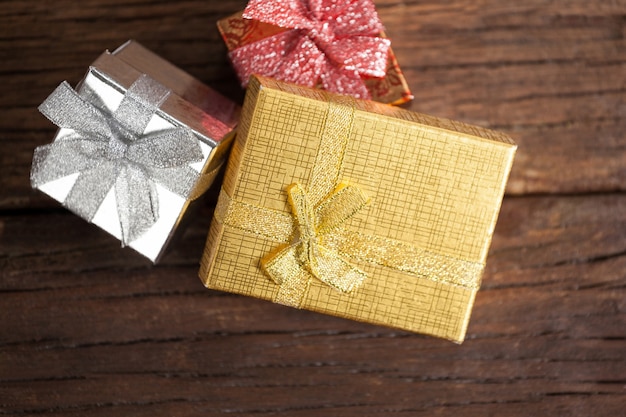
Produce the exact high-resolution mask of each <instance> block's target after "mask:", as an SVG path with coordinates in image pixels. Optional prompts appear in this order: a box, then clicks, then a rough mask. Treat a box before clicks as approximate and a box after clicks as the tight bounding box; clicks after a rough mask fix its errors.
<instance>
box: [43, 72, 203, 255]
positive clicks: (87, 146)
mask: <svg viewBox="0 0 626 417" xmlns="http://www.w3.org/2000/svg"><path fill="white" fill-rule="evenodd" d="M169 94H170V90H168V89H167V88H166V87H165V86H163V85H161V84H159V83H158V82H157V81H155V80H153V79H152V78H150V77H148V76H147V75H145V74H144V75H142V76H141V77H139V78H138V79H137V80H136V81H135V82H134V83H133V84H132V85H131V86H130V88H129V89H128V90H127V91H126V92H125V94H124V97H123V99H122V101H121V103H120V105H119V106H118V108H117V109H116V110H115V111H114V112H110V111H109V110H108V109H107V108H106V106H104V104H103V103H102V99H101V98H100V97H99V95H98V93H97V92H95V91H92V90H91V89H90V88H89V87H88V86H87V85H86V86H85V87H84V88H83V89H82V90H81V93H80V94H79V93H77V92H76V91H74V90H73V89H72V88H71V87H70V86H69V84H68V83H67V82H63V83H62V84H61V85H60V86H59V87H57V89H56V90H55V91H54V92H53V93H52V94H51V95H50V96H49V97H48V98H47V99H46V100H45V101H44V102H43V103H42V104H41V106H40V107H39V110H40V111H41V113H43V114H44V115H45V116H46V117H47V118H48V119H50V120H51V121H52V122H53V123H55V124H56V125H57V126H59V127H61V128H65V129H71V130H72V131H73V132H71V133H70V134H68V135H65V136H61V137H59V138H58V139H57V140H55V142H53V143H51V144H49V145H44V146H41V147H38V148H37V149H36V150H35V155H34V158H33V168H32V171H31V183H32V185H33V187H38V186H40V185H42V184H45V183H47V182H50V181H52V180H55V179H60V178H63V177H66V176H68V175H71V174H76V173H78V174H79V175H78V178H77V179H76V181H75V183H74V184H73V185H72V189H71V190H70V192H69V193H68V196H67V198H66V199H65V201H64V202H63V204H64V205H65V206H66V207H68V208H69V209H70V210H72V211H74V212H75V213H77V214H79V215H80V216H81V217H84V218H85V219H87V220H88V221H91V220H92V219H93V217H94V216H95V215H96V212H97V211H98V209H99V208H100V206H101V204H102V202H103V200H104V198H105V197H106V196H107V194H108V193H109V192H110V191H111V189H112V188H113V190H114V192H115V197H116V203H117V214H118V220H119V223H120V229H121V231H122V238H121V241H122V245H126V244H128V243H129V242H131V241H133V240H135V239H137V238H138V237H139V236H141V235H142V234H143V233H144V232H145V231H146V230H148V229H149V228H150V227H152V226H153V225H154V223H156V221H157V220H158V217H159V209H158V207H159V204H158V192H157V189H156V184H157V183H159V184H160V185H162V186H164V187H165V188H167V189H169V190H170V191H172V192H174V193H176V194H177V195H179V196H181V197H183V198H189V195H190V194H191V193H192V191H193V189H194V186H195V184H196V182H197V180H198V178H199V177H200V173H199V172H197V171H195V170H194V169H192V168H190V167H189V164H191V163H194V162H199V161H201V160H202V156H203V154H202V149H201V148H200V144H199V142H198V139H197V138H196V137H195V135H194V134H193V132H192V131H191V130H190V129H189V128H188V127H186V126H179V127H172V128H170V129H165V130H161V131H157V132H152V133H145V130H146V128H147V126H148V124H149V122H150V120H151V119H152V117H153V116H154V115H155V113H156V112H157V111H158V109H159V107H160V106H161V104H162V103H163V102H164V101H165V100H166V99H167V97H168V96H169Z"/></svg>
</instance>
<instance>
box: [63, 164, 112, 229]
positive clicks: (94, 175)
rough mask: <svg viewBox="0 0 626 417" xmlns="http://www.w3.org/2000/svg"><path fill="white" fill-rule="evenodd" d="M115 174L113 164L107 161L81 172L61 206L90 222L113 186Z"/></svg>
mask: <svg viewBox="0 0 626 417" xmlns="http://www.w3.org/2000/svg"><path fill="white" fill-rule="evenodd" d="M116 174H117V168H116V166H115V163H113V162H108V161H106V162H104V161H103V162H101V163H100V164H99V165H97V166H95V167H93V168H92V169H88V170H85V171H82V172H81V173H80V175H79V176H78V178H77V179H76V182H75V183H74V185H73V187H72V190H71V191H70V193H69V194H68V196H67V198H66V199H65V201H64V202H63V205H64V206H65V207H67V208H68V209H70V210H71V211H73V212H74V213H76V214H77V215H79V216H80V217H82V218H84V219H86V220H87V221H91V220H92V219H93V217H94V216H95V215H96V212H97V211H98V209H99V208H100V205H101V204H102V201H103V200H104V198H105V197H106V196H107V194H108V193H109V191H110V190H111V187H113V185H114V184H115V176H116Z"/></svg>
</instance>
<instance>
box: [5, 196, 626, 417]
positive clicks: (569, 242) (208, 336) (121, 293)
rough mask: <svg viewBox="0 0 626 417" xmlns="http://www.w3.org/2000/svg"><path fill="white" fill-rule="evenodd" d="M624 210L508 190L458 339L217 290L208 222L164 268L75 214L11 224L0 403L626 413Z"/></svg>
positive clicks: (597, 201)
mask: <svg viewBox="0 0 626 417" xmlns="http://www.w3.org/2000/svg"><path fill="white" fill-rule="evenodd" d="M625 208H626V196H624V195H610V194H608V195H595V196H586V197H583V196H568V197H517V198H508V199H506V200H505V203H504V205H503V209H502V216H501V219H500V222H499V224H498V227H497V229H496V234H495V237H494V244H493V248H492V251H491V254H490V257H489V261H488V269H487V271H486V275H485V278H484V288H483V290H481V292H479V295H478V297H477V301H476V306H475V311H474V315H473V318H472V321H471V324H470V328H469V334H468V340H467V341H466V342H465V343H464V344H463V345H462V346H457V345H454V344H451V343H449V342H446V341H442V340H437V339H433V338H428V337H425V336H421V335H415V334H410V333H406V332H401V331H396V330H393V329H388V328H383V327H378V326H372V325H368V324H363V323H356V322H352V321H348V320H343V319H339V318H335V317H330V316H324V315H320V314H317V313H312V312H307V311H299V310H295V309H290V308H287V307H282V306H278V305H274V304H271V303H268V302H264V301H261V300H255V299H249V298H245V297H240V296H236V295H230V294H223V293H219V292H215V291H209V290H205V289H204V288H203V287H202V285H201V284H200V281H199V280H198V279H197V277H196V270H197V266H196V263H197V259H198V256H199V254H198V253H197V252H195V253H194V254H192V253H189V252H188V251H187V249H189V248H198V247H201V245H202V242H203V239H204V236H203V235H204V230H203V229H204V227H206V226H207V225H208V219H209V216H204V218H203V220H202V221H201V222H200V223H199V224H198V225H197V226H193V227H191V228H190V229H189V230H188V232H187V234H186V235H185V237H184V238H183V240H182V241H181V242H182V243H181V244H182V246H181V247H183V248H185V250H177V251H176V252H174V253H171V254H170V255H168V256H167V257H166V259H165V265H164V266H160V267H150V266H149V265H146V264H145V263H143V261H142V260H141V259H140V258H139V257H137V259H135V257H134V256H133V254H132V253H131V252H126V251H120V250H119V248H117V242H115V241H114V239H112V238H109V237H108V236H106V235H105V234H103V233H102V234H101V232H99V231H98V230H97V229H96V228H95V227H94V226H91V225H88V224H86V223H84V222H82V221H80V220H79V219H77V218H76V217H75V216H71V215H69V214H68V215H65V214H57V215H56V216H55V217H50V216H49V215H48V216H44V215H41V216H34V215H22V216H19V215H16V216H12V217H11V218H7V217H3V218H2V222H1V223H0V224H2V225H3V227H2V239H1V240H0V241H1V242H2V246H0V253H4V254H5V255H4V256H3V258H2V262H3V265H2V266H3V268H2V272H1V273H0V274H1V275H0V277H1V278H2V279H0V283H1V284H2V300H3V307H4V309H3V310H4V311H5V312H8V313H9V314H8V315H7V319H5V320H2V321H1V322H0V356H1V357H2V358H3V360H2V361H0V398H2V400H0V410H3V411H4V412H6V413H14V412H15V413H17V412H20V413H22V412H26V413H42V412H44V411H45V412H46V413H47V412H50V413H51V415H56V414H61V413H67V414H72V413H75V414H80V415H94V416H96V415H102V414H106V413H115V414H119V413H129V414H131V415H138V416H139V415H151V414H155V413H156V414H157V415H158V414H160V413H165V412H166V411H161V410H167V412H174V413H180V414H181V415H195V414H196V413H198V412H203V413H206V414H207V415H218V414H220V413H226V412H231V413H239V414H252V413H258V414H272V413H279V412H288V413H289V414H295V415H314V414H315V413H319V412H321V411H327V412H328V411H332V412H334V413H336V414H338V415H380V414H381V413H383V414H384V413H391V412H413V413H424V414H425V415H430V414H432V413H437V414H438V415H444V416H447V415H458V414H459V413H461V414H462V415H479V414H480V413H483V415H484V414H487V415H489V414H495V413H505V414H506V415H511V416H515V415H519V416H522V415H528V412H529V410H533V412H534V413H536V414H535V415H548V414H547V413H565V414H567V415H580V416H583V415H590V414H593V415H606V416H609V415H616V414H614V413H615V412H617V410H619V407H620V406H621V404H623V401H624V391H623V384H624V375H626V357H625V354H626V339H625V338H624V328H626V297H624V296H625V295H626V275H625V274H624V271H626V268H625V266H626V210H625ZM51 218H52V219H53V220H52V221H50V219H51ZM7 220H8V221H7ZM200 224H201V225H200ZM36 231H39V234H40V236H41V237H43V240H41V239H40V238H38V237H37V236H35V234H36V233H35V232H36ZM62 231H67V232H66V233H65V236H61V235H62V234H63V232H62ZM18 234H19V235H20V236H18ZM100 234H101V236H100ZM85 242H89V243H88V244H87V245H86V244H85ZM83 246H86V247H83ZM116 253H118V254H120V255H118V256H115V254H116ZM125 257H127V259H126V261H124V258H125ZM46 261H47V262H46ZM242 399H245V400H242Z"/></svg>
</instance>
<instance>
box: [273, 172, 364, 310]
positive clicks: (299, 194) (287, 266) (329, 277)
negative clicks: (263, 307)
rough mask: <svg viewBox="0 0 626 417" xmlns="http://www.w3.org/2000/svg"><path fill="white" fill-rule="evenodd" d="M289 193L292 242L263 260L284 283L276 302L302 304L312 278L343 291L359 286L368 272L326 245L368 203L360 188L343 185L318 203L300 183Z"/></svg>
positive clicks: (276, 279)
mask: <svg viewBox="0 0 626 417" xmlns="http://www.w3.org/2000/svg"><path fill="white" fill-rule="evenodd" d="M287 195H288V201H289V204H290V206H291V209H292V212H293V217H294V220H295V224H296V226H297V227H296V231H295V233H294V235H293V236H292V237H293V238H292V241H291V243H289V244H287V245H283V246H281V247H279V248H277V250H276V251H275V252H274V253H271V254H270V255H268V256H267V257H265V258H264V259H263V260H262V261H261V265H262V266H263V268H264V269H265V271H266V273H267V274H268V275H269V276H270V278H271V279H272V280H274V281H275V282H276V283H277V284H279V285H280V286H281V287H280V289H279V294H278V296H277V297H276V302H278V303H281V304H285V305H291V306H294V307H298V306H300V304H301V303H302V299H303V297H304V295H305V294H306V291H307V289H308V287H309V285H310V282H311V279H312V278H316V279H318V280H319V281H321V282H323V283H325V284H326V285H329V286H331V287H333V288H335V289H336V290H338V291H340V292H343V293H350V292H352V291H353V290H354V289H356V288H358V287H359V286H360V285H361V284H362V283H363V281H364V280H365V278H366V277H367V275H366V274H365V272H363V271H361V270H360V269H358V268H357V267H355V266H353V265H351V264H350V263H349V262H347V261H346V260H345V259H343V258H342V256H341V255H340V254H339V253H338V252H336V251H335V250H333V249H330V248H328V247H326V246H325V245H324V237H325V236H326V235H328V234H330V233H332V232H333V231H334V230H336V229H337V228H338V227H340V226H341V224H342V223H344V222H345V221H347V220H348V219H350V218H351V217H353V216H354V215H355V214H356V213H357V212H359V211H360V210H361V209H362V208H363V207H364V206H365V204H367V199H366V198H365V196H364V195H363V193H362V192H361V190H360V189H359V188H358V187H355V186H351V185H345V184H342V185H340V186H339V187H338V188H337V189H336V190H335V191H334V192H332V193H331V194H330V195H329V196H327V197H326V198H324V199H323V200H322V201H321V202H320V203H319V204H318V205H316V206H313V204H312V202H311V201H310V199H309V196H308V195H307V193H306V191H305V190H304V188H303V187H302V186H301V185H300V184H298V183H294V184H291V185H290V186H289V187H288V188H287Z"/></svg>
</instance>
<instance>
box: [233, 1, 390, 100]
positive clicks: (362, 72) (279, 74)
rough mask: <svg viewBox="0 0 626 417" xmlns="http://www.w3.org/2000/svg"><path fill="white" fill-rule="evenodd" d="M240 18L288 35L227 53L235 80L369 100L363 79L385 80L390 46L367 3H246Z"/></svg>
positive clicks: (373, 8)
mask: <svg viewBox="0 0 626 417" xmlns="http://www.w3.org/2000/svg"><path fill="white" fill-rule="evenodd" d="M243 17H244V18H247V19H254V20H258V21H261V22H264V23H269V24H272V25H276V26H279V27H281V28H285V29H290V30H287V31H285V32H282V33H279V34H277V35H274V36H270V37H268V38H265V39H262V40H260V41H257V42H254V43H251V44H249V45H245V46H243V47H241V48H238V49H236V50H234V51H232V52H231V53H230V58H231V60H232V61H233V64H234V66H235V69H236V70H237V73H238V75H239V78H240V79H241V80H242V82H243V83H247V80H248V78H249V77H250V75H251V74H253V73H256V74H262V75H265V76H269V77H273V78H276V79H280V80H282V81H288V82H293V83H296V84H300V85H305V86H309V87H313V86H315V85H316V84H317V82H318V81H321V83H322V86H323V87H324V89H326V90H328V91H332V92H335V93H340V94H347V95H351V96H354V97H357V98H364V99H368V98H370V93H369V92H368V90H367V88H366V86H365V83H364V81H363V79H362V78H361V77H362V76H369V77H384V76H385V72H386V68H387V55H388V51H389V44H390V42H389V40H388V39H386V38H381V37H379V36H378V35H380V33H381V31H382V30H383V26H382V24H381V22H380V20H379V18H378V15H377V13H376V9H375V7H374V4H373V2H372V1H371V0H353V1H339V0H311V1H306V0H251V1H250V2H249V3H248V6H247V7H246V9H245V11H244V14H243Z"/></svg>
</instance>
